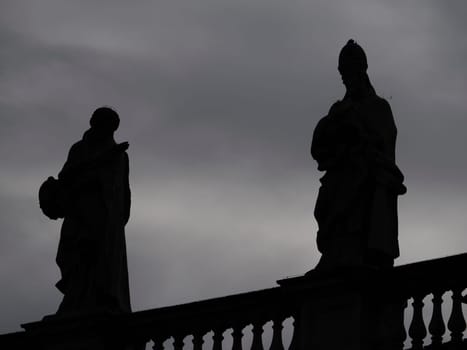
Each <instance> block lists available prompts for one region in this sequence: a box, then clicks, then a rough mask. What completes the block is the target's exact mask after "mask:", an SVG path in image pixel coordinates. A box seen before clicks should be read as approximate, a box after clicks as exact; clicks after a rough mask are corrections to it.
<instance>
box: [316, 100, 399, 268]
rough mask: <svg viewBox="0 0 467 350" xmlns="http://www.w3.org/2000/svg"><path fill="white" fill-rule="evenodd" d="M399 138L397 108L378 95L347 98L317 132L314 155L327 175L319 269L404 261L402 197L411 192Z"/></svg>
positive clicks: (320, 208) (319, 214)
mask: <svg viewBox="0 0 467 350" xmlns="http://www.w3.org/2000/svg"><path fill="white" fill-rule="evenodd" d="M343 105H345V107H342V106H343ZM336 111H337V112H336ZM396 135H397V129H396V126H395V123H394V118H393V115H392V112H391V108H390V106H389V104H388V103H387V101H386V100H384V99H382V98H380V97H378V96H377V95H376V94H375V93H369V95H368V96H365V97H363V98H361V99H359V100H357V101H354V100H350V98H349V97H345V98H344V100H343V101H338V102H337V103H336V104H335V105H334V106H333V107H332V108H331V110H330V113H329V114H328V115H327V116H325V117H324V118H322V119H321V120H320V121H319V123H318V125H317V126H316V129H315V131H314V134H313V141H312V147H311V154H312V156H313V158H315V159H316V160H317V162H318V169H319V170H321V171H325V172H326V173H325V175H324V176H323V177H322V178H321V180H320V181H321V184H322V185H321V188H320V190H319V194H318V199H317V202H316V207H315V218H316V220H317V222H318V226H319V231H318V235H317V244H318V249H319V251H320V252H321V253H322V254H323V257H322V260H321V261H320V264H319V265H318V267H320V265H321V267H333V266H342V265H346V266H348V265H361V264H365V263H370V264H376V265H392V262H393V259H395V258H396V257H398V256H399V246H398V221H397V196H398V195H399V194H402V193H404V192H405V187H404V185H403V184H402V182H403V175H402V173H401V172H400V170H399V169H398V168H397V166H396V164H395V146H396Z"/></svg>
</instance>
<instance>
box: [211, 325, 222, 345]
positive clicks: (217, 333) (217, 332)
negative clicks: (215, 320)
mask: <svg viewBox="0 0 467 350" xmlns="http://www.w3.org/2000/svg"><path fill="white" fill-rule="evenodd" d="M212 340H213V344H212V350H222V340H224V330H223V329H221V328H217V329H214V335H213V336H212Z"/></svg>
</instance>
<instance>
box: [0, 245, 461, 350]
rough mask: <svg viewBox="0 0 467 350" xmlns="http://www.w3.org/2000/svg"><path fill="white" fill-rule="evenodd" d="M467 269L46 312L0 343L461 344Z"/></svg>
mask: <svg viewBox="0 0 467 350" xmlns="http://www.w3.org/2000/svg"><path fill="white" fill-rule="evenodd" d="M466 268H467V254H461V255H456V256H451V257H447V258H442V259H436V260H430V261H424V262H420V263H415V264H409V265H404V266H399V267H396V268H394V269H390V270H387V271H375V270H367V269H347V270H341V271H334V272H332V273H331V272H327V273H324V272H317V271H311V272H310V273H308V274H307V275H306V276H303V277H296V278H290V279H285V280H281V281H278V284H279V286H278V287H275V288H270V289H264V290H259V291H253V292H249V293H244V294H237V295H231V296H227V297H221V298H215V299H209V300H204V301H198V302H193V303H189V304H184V305H177V306H170V307H164V308H159V309H153V310H147V311H140V312H134V313H132V314H128V315H114V316H111V315H98V314H96V315H88V316H81V317H74V318H69V319H63V318H62V319H59V318H55V317H47V318H46V319H45V320H43V321H40V322H35V323H29V324H25V325H23V328H24V329H25V331H23V332H18V333H12V334H6V335H3V336H0V349H39V350H41V349H44V350H62V349H63V350H74V349H83V350H84V349H112V350H115V349H122V350H123V349H126V350H130V349H135V350H136V349H137V350H142V349H144V348H145V346H146V345H148V344H150V345H151V346H152V348H153V349H156V350H163V349H174V350H182V349H193V350H201V349H212V350H222V349H227V348H228V349H229V350H230V349H232V350H241V349H245V350H246V349H251V350H262V349H264V348H265V345H266V344H267V348H268V349H270V350H284V349H285V347H284V341H283V335H284V334H286V333H287V334H288V338H289V339H288V341H287V349H288V350H295V349H312V350H314V349H316V350H324V349H326V350H327V349H329V350H334V349H346V350H352V349H355V350H370V349H371V350H373V349H403V348H404V345H405V346H406V348H408V349H414V350H416V349H467V342H466V341H465V340H464V339H463V333H464V331H465V328H466V324H465V319H464V315H463V310H462V307H463V306H462V293H463V290H464V289H465V288H466V287H467V274H466V271H465V269H466ZM427 296H428V297H427ZM430 296H432V298H431V299H430ZM443 296H445V297H451V301H450V300H446V302H445V305H449V308H448V309H443V308H442V303H443ZM426 300H429V301H430V302H429V303H428V305H426V308H425V309H424V301H426ZM409 301H410V302H409ZM409 304H410V307H408V306H407V305H409ZM424 311H425V312H424ZM427 311H428V312H427ZM443 312H444V313H445V314H447V315H448V316H447V319H446V320H445V319H443ZM424 316H425V318H426V319H424ZM286 319H289V320H288V321H287V322H285V323H284V321H285V320H286ZM425 321H426V322H425ZM445 321H446V322H445ZM284 324H285V325H286V327H285V328H286V329H285V330H284ZM265 325H266V328H267V329H268V330H269V332H267V333H268V334H263V333H264V328H265ZM427 325H428V327H427ZM271 328H272V330H271ZM428 333H429V334H428ZM428 335H429V337H428ZM424 341H425V344H424ZM148 346H149V345H148Z"/></svg>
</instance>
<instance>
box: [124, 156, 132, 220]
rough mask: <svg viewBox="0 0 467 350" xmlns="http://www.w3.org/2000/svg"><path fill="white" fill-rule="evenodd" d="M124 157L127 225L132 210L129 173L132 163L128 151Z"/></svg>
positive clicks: (125, 215)
mask: <svg viewBox="0 0 467 350" xmlns="http://www.w3.org/2000/svg"><path fill="white" fill-rule="evenodd" d="M123 155H124V159H125V173H124V177H125V178H124V182H125V183H124V194H123V195H124V199H123V200H124V203H123V205H124V210H125V212H124V220H125V221H124V222H125V225H126V224H127V222H128V220H129V219H130V211H131V190H130V180H129V178H130V177H129V175H130V165H129V159H128V154H127V153H126V152H124V153H123Z"/></svg>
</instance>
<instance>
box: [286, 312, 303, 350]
mask: <svg viewBox="0 0 467 350" xmlns="http://www.w3.org/2000/svg"><path fill="white" fill-rule="evenodd" d="M299 337H300V320H299V318H298V316H294V317H293V334H292V341H291V342H290V346H289V350H298V339H299Z"/></svg>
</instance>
